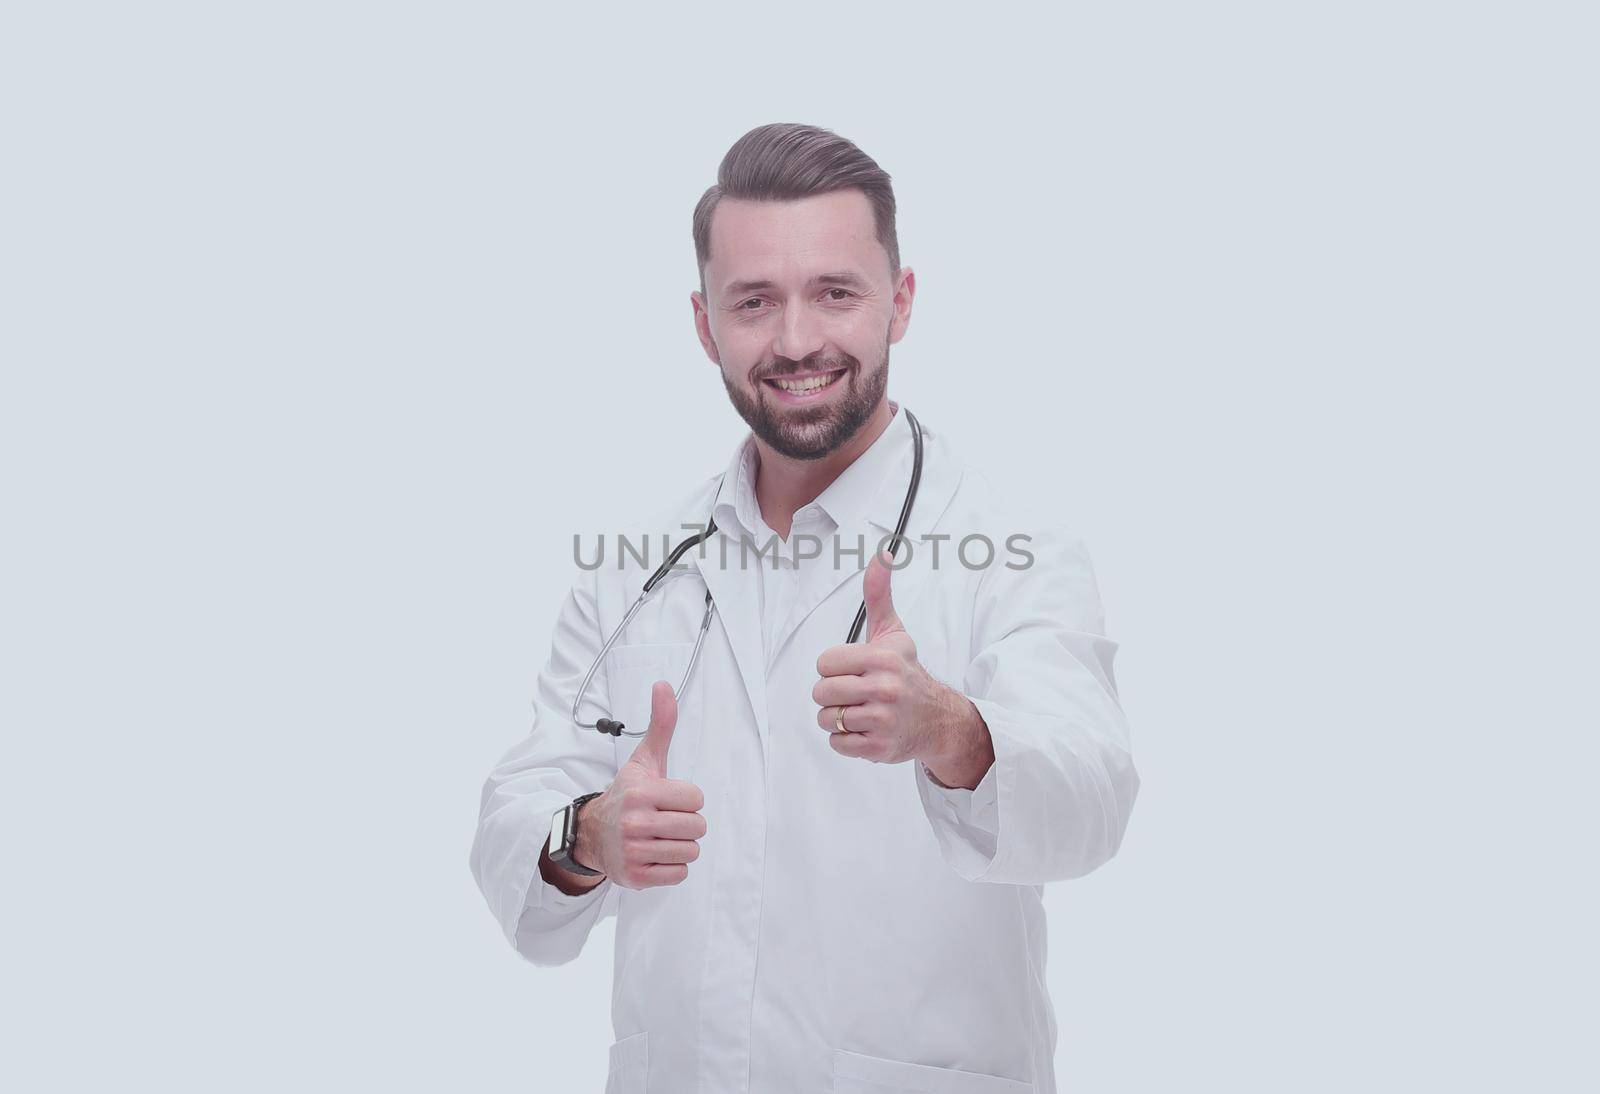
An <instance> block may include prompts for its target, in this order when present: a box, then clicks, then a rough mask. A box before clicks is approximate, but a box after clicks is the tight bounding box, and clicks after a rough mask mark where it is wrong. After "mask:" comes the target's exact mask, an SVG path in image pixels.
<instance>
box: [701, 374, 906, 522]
mask: <svg viewBox="0 0 1600 1094" xmlns="http://www.w3.org/2000/svg"><path fill="white" fill-rule="evenodd" d="M890 405H891V407H893V417H891V418H890V419H889V424H888V426H887V427H886V428H885V429H884V431H883V432H882V433H880V434H879V435H878V437H877V439H876V440H874V441H873V442H872V443H871V444H870V445H868V446H867V450H866V451H865V452H863V453H861V455H859V456H857V457H856V459H855V462H854V463H852V464H851V465H850V466H849V467H846V468H845V469H844V470H843V471H842V472H840V473H839V476H838V478H836V479H834V480H833V481H832V482H831V483H829V484H828V486H827V488H826V489H825V490H823V491H822V493H821V494H819V495H817V498H816V500H815V501H813V502H811V504H812V505H814V506H816V507H817V508H818V509H820V510H822V511H823V512H824V513H826V514H827V515H828V517H829V519H831V520H832V521H833V523H834V526H835V528H836V529H852V530H853V529H859V528H862V527H864V526H865V525H866V524H867V522H868V521H874V522H875V523H878V524H880V525H882V526H883V527H884V528H891V529H892V528H893V527H894V524H893V521H894V518H895V517H896V516H897V515H898V514H896V513H888V514H879V513H877V512H875V511H874V503H875V502H877V501H878V500H879V498H880V495H882V494H883V493H884V484H885V482H886V480H887V479H888V476H889V475H890V474H891V473H892V472H893V471H894V469H895V468H896V467H897V466H898V465H899V464H900V463H901V462H902V457H904V456H905V454H906V453H907V452H909V451H910V449H911V443H912V442H911V425H910V423H908V422H907V421H906V416H905V414H904V413H902V412H901V410H900V407H899V406H898V405H897V404H893V403H891V404H890ZM756 459H757V450H756V441H755V435H754V434H746V435H745V438H744V440H743V441H742V442H740V444H739V447H738V448H737V449H736V450H735V451H734V454H733V458H732V459H731V460H730V461H729V463H728V469H727V471H726V472H724V474H723V477H722V483H721V485H720V486H719V487H718V489H717V500H716V502H715V503H714V504H713V506H712V510H711V512H712V516H713V517H714V518H715V519H716V522H717V527H719V528H730V529H731V528H733V527H735V526H737V527H738V528H740V529H743V530H744V531H745V532H746V533H748V534H750V535H752V536H756V535H761V534H763V533H764V531H766V530H767V525H766V522H765V521H764V520H762V519H761V507H760V505H759V504H758V503H757V502H756V493H755V483H756ZM896 496H898V495H896Z"/></svg>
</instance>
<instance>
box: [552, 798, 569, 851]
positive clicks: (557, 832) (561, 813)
mask: <svg viewBox="0 0 1600 1094" xmlns="http://www.w3.org/2000/svg"><path fill="white" fill-rule="evenodd" d="M566 841H567V811H566V810H565V809H557V810H556V811H555V813H554V815H552V816H551V818H550V853H551V854H552V855H554V854H555V853H556V852H557V851H559V850H561V846H562V844H564V843H566Z"/></svg>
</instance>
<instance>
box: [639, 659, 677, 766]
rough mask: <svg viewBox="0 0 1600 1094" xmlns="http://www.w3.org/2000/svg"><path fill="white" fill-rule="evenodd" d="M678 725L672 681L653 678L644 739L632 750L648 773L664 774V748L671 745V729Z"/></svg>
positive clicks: (665, 761) (665, 749)
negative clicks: (648, 726) (647, 723)
mask: <svg viewBox="0 0 1600 1094" xmlns="http://www.w3.org/2000/svg"><path fill="white" fill-rule="evenodd" d="M676 728H678V700H677V697H676V696H674V695H673V694H672V685H671V684H669V683H667V682H666V681H665V680H657V681H656V682H655V684H654V686H652V687H651V689H650V728H648V729H646V730H645V731H644V740H642V741H640V742H639V746H638V747H637V748H635V749H634V750H633V757H632V758H633V761H634V762H635V763H637V764H640V765H641V766H643V767H644V769H645V770H646V771H648V772H650V774H652V775H655V776H656V777H658V778H665V777H666V774H667V749H668V748H670V747H672V731H673V730H674V729H676Z"/></svg>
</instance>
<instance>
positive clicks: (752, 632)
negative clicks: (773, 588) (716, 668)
mask: <svg viewBox="0 0 1600 1094" xmlns="http://www.w3.org/2000/svg"><path fill="white" fill-rule="evenodd" d="M725 543H729V539H728V537H727V533H725V532H723V531H722V530H721V529H718V531H717V534H716V536H714V537H713V538H712V539H710V540H708V541H707V542H706V544H705V545H704V550H703V552H702V551H691V552H689V555H688V556H687V557H690V558H692V559H693V564H694V565H695V567H696V568H698V569H699V571H700V576H701V577H702V578H703V579H704V580H705V583H706V587H707V588H708V589H710V590H711V599H712V601H713V602H714V603H715V604H716V609H717V615H716V618H717V619H719V620H721V623H722V630H723V632H724V633H725V634H727V636H728V644H729V645H730V646H731V647H732V649H733V659H734V661H735V663H736V664H737V665H738V666H739V676H740V678H741V679H742V680H743V681H744V690H745V693H746V695H748V696H749V699H750V709H751V712H752V713H753V714H754V715H755V720H756V731H757V732H758V733H759V734H760V735H761V745H762V748H763V750H764V749H765V748H766V743H767V669H766V664H767V662H766V655H765V648H764V639H763V638H762V633H761V617H760V611H759V607H758V605H757V603H756V587H755V580H754V575H752V574H751V573H749V572H748V571H745V570H742V569H740V567H739V562H738V559H739V555H738V545H737V543H736V542H734V543H731V544H730V546H729V550H728V552H727V562H726V564H724V561H723V551H722V548H723V545H724V544H725Z"/></svg>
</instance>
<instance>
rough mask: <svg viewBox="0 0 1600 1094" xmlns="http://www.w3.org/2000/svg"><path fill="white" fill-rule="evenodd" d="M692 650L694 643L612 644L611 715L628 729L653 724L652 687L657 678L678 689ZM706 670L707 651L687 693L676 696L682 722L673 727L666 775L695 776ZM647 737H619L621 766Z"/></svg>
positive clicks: (608, 660)
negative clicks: (702, 678)
mask: <svg viewBox="0 0 1600 1094" xmlns="http://www.w3.org/2000/svg"><path fill="white" fill-rule="evenodd" d="M693 651H694V643H693V642H657V643H649V644H646V645H637V646H614V647H612V649H611V652H610V653H608V654H607V655H606V680H607V690H608V694H609V696H610V698H611V716H612V717H613V718H615V719H617V720H618V721H619V722H621V723H622V724H623V725H624V726H625V727H627V732H629V733H640V734H642V733H644V732H645V730H646V729H647V728H649V725H650V690H651V688H652V687H653V686H654V684H655V682H656V681H657V680H665V681H666V682H667V683H669V684H671V685H672V689H673V690H674V691H677V690H678V687H679V685H680V684H681V683H682V682H683V670H684V668H685V667H686V666H687V665H688V664H689V655H690V653H692V652H693ZM705 671H706V657H705V651H704V650H702V651H701V652H700V663H699V664H697V665H696V666H695V669H694V676H693V677H692V678H691V679H690V680H689V683H688V686H687V687H685V688H684V689H683V694H681V695H679V696H678V724H677V727H676V728H675V729H674V730H673V732H672V747H671V748H670V749H668V751H667V777H668V778H671V779H690V778H692V777H693V775H694V767H695V754H696V752H697V750H698V748H699V745H700V723H701V719H702V707H703V704H702V702H701V698H700V697H701V695H702V694H703V689H702V687H701V682H700V677H701V675H702V674H703V673H704V672H705ZM641 740H643V737H627V736H623V737H618V738H617V739H616V744H617V765H618V766H619V767H620V766H621V765H622V764H623V763H625V762H627V759H628V757H629V756H632V755H633V750H634V749H635V748H637V747H639V742H640V741H641Z"/></svg>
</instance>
